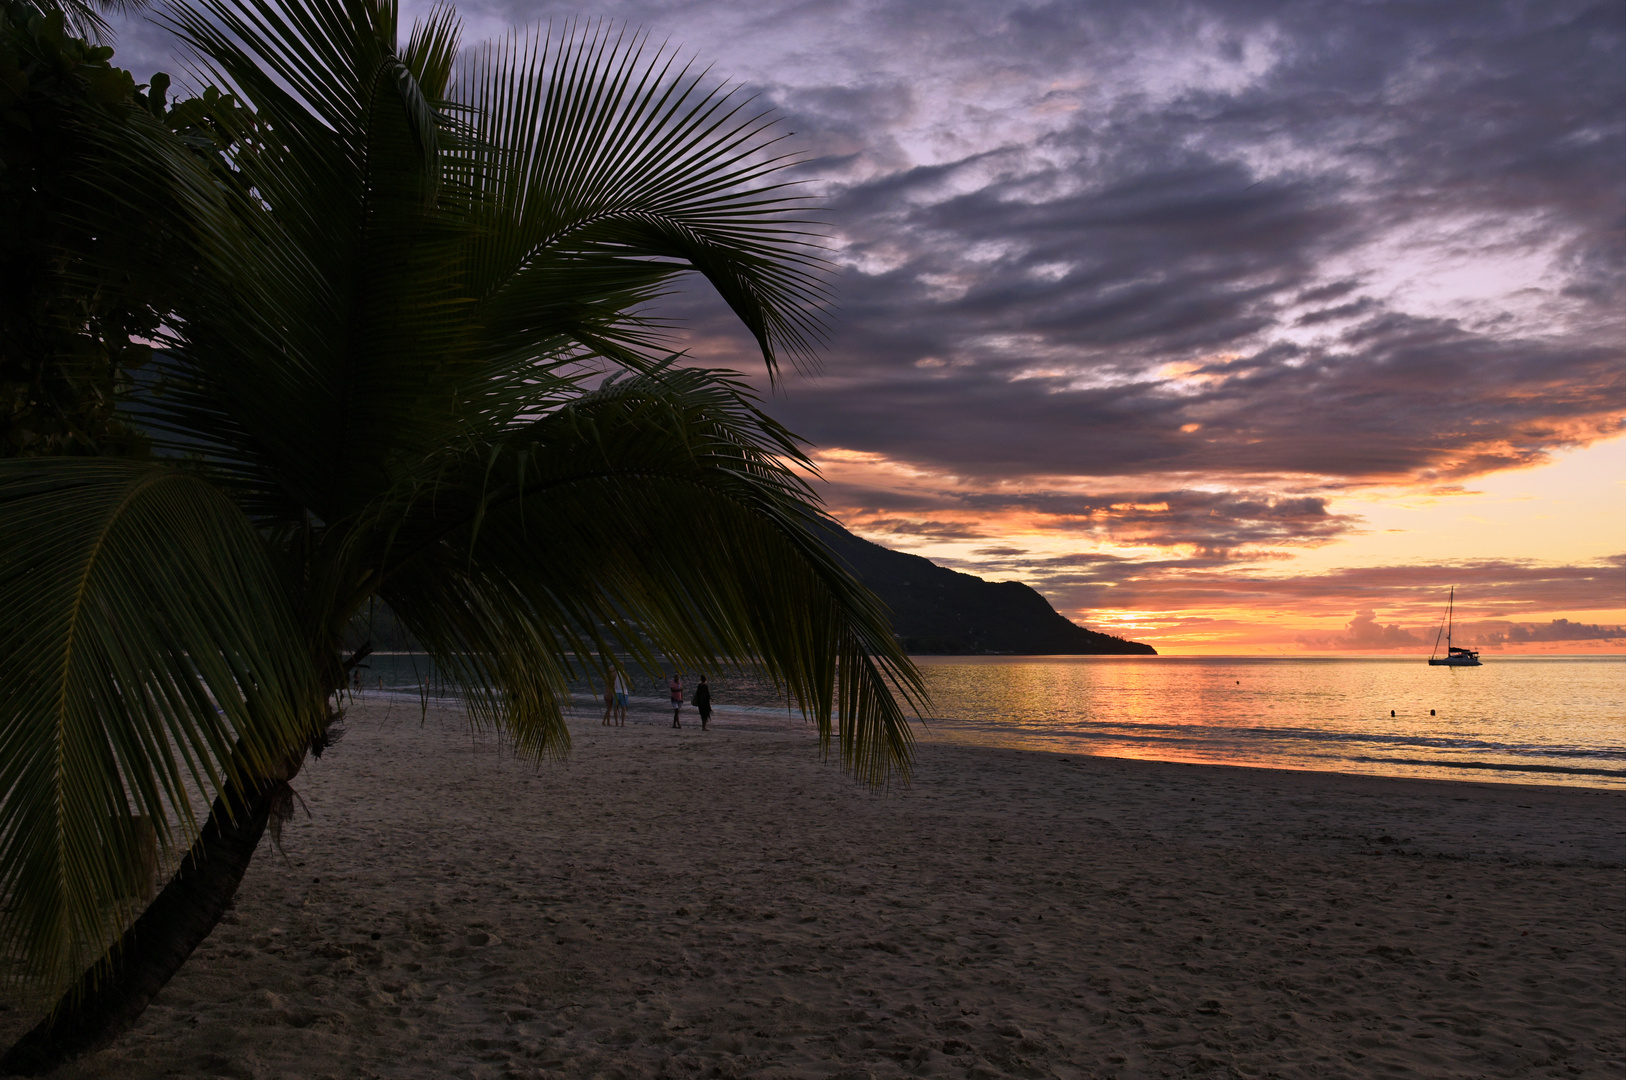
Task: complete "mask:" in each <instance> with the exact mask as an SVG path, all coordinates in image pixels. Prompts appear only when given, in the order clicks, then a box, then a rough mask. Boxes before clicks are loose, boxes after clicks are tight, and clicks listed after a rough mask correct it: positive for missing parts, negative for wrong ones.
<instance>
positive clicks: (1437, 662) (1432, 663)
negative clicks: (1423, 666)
mask: <svg viewBox="0 0 1626 1080" xmlns="http://www.w3.org/2000/svg"><path fill="white" fill-rule="evenodd" d="M1428 666H1429V667H1479V666H1480V663H1479V661H1478V660H1477V659H1469V658H1468V657H1464V656H1447V657H1438V656H1431V657H1429V661H1428Z"/></svg>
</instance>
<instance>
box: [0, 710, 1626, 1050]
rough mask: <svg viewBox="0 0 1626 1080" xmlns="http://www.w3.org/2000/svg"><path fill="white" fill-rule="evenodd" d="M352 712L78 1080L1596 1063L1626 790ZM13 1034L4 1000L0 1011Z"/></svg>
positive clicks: (1604, 1046)
mask: <svg viewBox="0 0 1626 1080" xmlns="http://www.w3.org/2000/svg"><path fill="white" fill-rule="evenodd" d="M663 723H664V721H662V720H660V718H659V717H658V716H657V715H656V714H655V713H654V712H653V711H650V710H647V709H646V710H642V711H639V712H638V713H637V714H636V715H635V716H634V722H633V723H631V724H629V725H628V726H627V727H625V728H604V727H601V726H600V725H599V723H598V720H597V717H596V716H593V717H584V718H582V719H580V720H578V721H576V722H575V723H574V724H573V732H574V737H575V747H574V751H573V753H572V754H571V756H570V759H569V761H568V762H566V763H563V764H547V765H543V766H541V767H540V768H538V767H536V766H534V765H531V764H528V763H526V762H523V761H518V760H515V759H514V758H513V757H512V756H511V755H509V754H508V753H507V752H506V751H505V750H504V749H503V748H502V746H501V744H500V742H499V741H498V740H497V739H495V738H494V737H481V736H471V735H470V734H469V733H468V732H467V730H466V728H465V726H464V724H463V721H462V718H461V716H460V714H459V713H458V712H457V711H456V710H455V709H452V708H437V709H432V710H431V712H430V714H429V716H428V719H427V721H426V722H425V723H422V724H420V722H419V710H418V707H417V706H416V704H406V703H404V702H399V701H398V702H395V703H393V704H381V703H376V702H374V703H364V704H360V705H357V706H356V707H354V708H353V709H352V711H351V714H350V717H349V723H348V732H347V734H346V736H345V738H344V740H343V742H341V743H340V744H339V745H338V746H337V747H336V748H335V749H334V750H333V751H332V752H331V753H330V754H329V755H328V756H327V757H326V758H324V759H323V760H322V761H320V762H316V763H312V764H311V765H309V766H308V767H307V768H306V770H305V772H304V774H303V775H302V776H301V777H300V779H299V780H298V781H296V784H295V786H296V788H297V789H298V790H299V792H300V794H301V795H302V796H303V798H304V800H305V802H306V803H307V804H308V806H309V808H310V812H311V815H312V816H311V818H310V819H308V820H307V819H306V818H305V817H304V816H303V815H301V816H300V817H299V818H298V819H297V820H296V821H294V822H292V823H290V825H289V827H288V828H287V830H286V833H285V842H286V859H285V858H283V857H282V856H279V855H278V854H277V853H276V852H275V850H274V849H272V847H271V846H270V843H269V841H267V843H266V844H265V845H263V846H262V848H261V850H260V853H259V854H258V855H257V857H256V861H255V864H254V866H253V867H252V868H251V870H250V872H249V875H248V877H247V879H246V880H245V882H244V884H243V888H242V890H241V892H240V893H239V895H238V900H237V903H236V907H235V910H234V911H233V912H232V913H231V914H230V915H228V918H227V921H226V923H224V924H222V925H221V926H220V927H219V928H218V929H217V930H216V932H215V933H214V935H213V936H212V937H211V938H210V939H209V941H208V942H206V943H205V945H204V946H203V948H202V949H200V950H199V952H198V953H196V954H195V955H194V956H193V958H192V960H191V961H190V962H189V963H188V964H187V966H186V967H185V968H184V969H183V970H182V972H181V974H180V975H179V976H178V977H177V978H176V979H175V980H174V981H173V982H172V983H171V984H170V985H169V986H168V988H166V990H165V991H164V992H163V994H162V995H161V997H160V998H159V1000H158V1002H157V1003H156V1004H155V1005H154V1006H153V1007H152V1008H151V1009H150V1010H149V1011H148V1012H147V1014H146V1015H145V1017H144V1018H143V1019H142V1021H141V1022H140V1024H139V1025H138V1026H137V1027H136V1028H135V1029H134V1030H133V1031H131V1032H129V1033H127V1034H126V1035H125V1036H123V1037H122V1038H120V1039H119V1040H118V1042H117V1043H116V1044H115V1045H114V1046H113V1047H111V1048H110V1049H108V1050H106V1051H103V1052H101V1053H99V1054H96V1055H94V1056H92V1057H89V1058H85V1059H81V1060H80V1061H78V1062H75V1063H73V1064H72V1065H70V1066H68V1067H66V1068H65V1069H63V1070H61V1071H60V1072H59V1073H58V1074H57V1075H58V1076H62V1077H71V1078H89V1077H111V1076H118V1077H126V1078H131V1080H138V1078H139V1080H145V1078H157V1077H188V1078H191V1077H199V1078H201V1077H231V1078H244V1080H247V1078H254V1080H260V1078H267V1080H269V1078H276V1080H283V1078H296V1077H297V1078H321V1077H334V1078H341V1077H343V1078H349V1077H385V1078H403V1080H405V1078H419V1077H422V1078H430V1077H470V1078H474V1077H492V1078H497V1077H504V1078H506V1077H607V1078H615V1077H642V1076H661V1077H763V1078H770V1077H773V1078H788V1077H808V1078H814V1077H818V1078H838V1077H839V1078H850V1080H857V1078H864V1077H895V1076H934V1077H935V1076H940V1077H977V1078H980V1077H1005V1076H1010V1077H1139V1076H1157V1077H1163V1076H1168V1077H1183V1076H1194V1077H1195V1076H1213V1077H1230V1076H1236V1075H1240V1076H1245V1077H1312V1076H1314V1077H1338V1076H1347V1077H1371V1076H1398V1075H1414V1076H1429V1077H1451V1076H1462V1077H1484V1076H1493V1077H1503V1076H1506V1077H1515V1076H1556V1077H1570V1076H1593V1077H1620V1076H1622V1075H1623V1070H1626V870H1623V864H1626V795H1622V794H1620V793H1615V792H1603V791H1596V790H1585V789H1562V788H1553V787H1522V786H1513V785H1492V784H1472V783H1452V782H1444V781H1440V782H1435V781H1419V780H1391V779H1375V778H1366V777H1354V776H1340V775H1330V774H1314V773H1293V772H1279V771H1271V770H1260V769H1240V768H1225V767H1213V766H1183V765H1170V764H1164V763H1156V762H1139V761H1125V760H1112V759H1104V758H1081V757H1061V756H1058V755H1054V754H1043V753H1032V752H1024V751H1016V750H997V749H987V748H979V747H968V746H959V745H948V744H942V743H933V742H926V743H925V744H923V745H922V747H921V752H920V756H919V762H918V768H917V770H916V775H915V779H914V783H913V784H912V785H911V786H910V787H908V788H895V789H894V790H892V791H890V792H887V793H883V794H877V793H872V792H870V791H868V790H867V789H864V788H862V787H860V786H858V785H857V784H855V783H854V782H853V781H852V780H850V779H849V778H848V777H847V776H846V775H845V774H844V773H842V772H841V770H840V769H839V767H837V766H835V765H827V764H823V763H821V762H820V761H819V759H818V757H817V754H816V751H815V745H814V742H813V739H812V737H811V735H810V734H808V733H806V732H805V731H803V730H800V729H797V728H795V726H794V725H792V726H791V728H790V729H789V730H783V731H773V730H749V729H746V728H743V727H742V726H740V724H738V723H735V722H733V721H731V719H730V717H729V715H728V714H727V713H726V712H724V713H722V714H720V716H719V719H718V721H717V722H716V723H714V725H713V729H712V730H711V731H709V732H704V733H702V732H700V731H699V730H698V729H697V727H696V726H695V725H693V724H692V723H691V724H690V725H688V726H686V727H685V728H684V729H683V730H682V731H674V730H671V729H669V728H667V727H664V726H662V724H663ZM0 1019H3V1020H5V1021H8V1023H6V1024H5V1027H4V1031H3V1032H0V1034H4V1035H6V1036H7V1037H14V1036H15V1035H16V1034H17V1033H18V1029H19V1027H20V1025H21V1024H22V1022H23V1018H21V1017H19V1016H18V1015H17V1013H16V1012H15V1011H12V1012H8V1013H6V1014H4V1015H3V1016H0Z"/></svg>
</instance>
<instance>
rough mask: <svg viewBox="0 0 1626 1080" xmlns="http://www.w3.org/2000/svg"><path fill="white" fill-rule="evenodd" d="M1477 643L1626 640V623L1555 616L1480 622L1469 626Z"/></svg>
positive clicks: (1521, 643) (1505, 643) (1491, 644)
mask: <svg viewBox="0 0 1626 1080" xmlns="http://www.w3.org/2000/svg"><path fill="white" fill-rule="evenodd" d="M1467 629H1468V631H1469V633H1470V634H1471V635H1472V637H1471V638H1470V640H1472V641H1473V642H1474V643H1475V644H1480V645H1486V646H1493V647H1494V646H1498V645H1527V644H1530V643H1533V642H1538V641H1611V642H1626V626H1598V625H1595V624H1591V623H1575V622H1570V621H1569V620H1568V619H1554V620H1552V621H1551V622H1548V623H1501V624H1494V623H1492V624H1479V625H1475V626H1470V627H1468V628H1467Z"/></svg>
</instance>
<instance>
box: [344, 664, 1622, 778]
mask: <svg viewBox="0 0 1626 1080" xmlns="http://www.w3.org/2000/svg"><path fill="white" fill-rule="evenodd" d="M916 662H917V663H918V664H919V665H920V669H921V671H922V673H923V674H924V676H925V679H926V685H927V687H928V689H929V690H930V693H931V695H932V708H931V709H930V710H928V715H927V716H926V717H925V718H924V724H923V726H922V727H920V728H917V731H918V733H919V734H920V735H921V736H922V737H923V738H928V739H944V740H949V741H954V742H971V743H979V744H984V745H993V746H1011V747H1022V748H1026V749H1033V750H1044V751H1050V752H1053V753H1062V754H1095V755H1103V756H1108V757H1132V758H1149V759H1153V760H1159V761H1185V762H1204V763H1211V764H1219V765H1251V766H1264V767H1269V768H1286V769H1310V770H1322V771H1331V772H1347V773H1367V774H1377V775H1383V776H1421V777H1433V778H1436V779H1457V780H1489V781H1495V782H1500V783H1525V784H1566V785H1581V786H1588V787H1606V788H1626V657H1619V656H1606V657H1599V656H1573V657H1566V656H1510V657H1497V656H1491V657H1489V658H1487V659H1486V660H1485V663H1484V665H1483V666H1482V667H1478V668H1431V667H1429V666H1428V665H1427V664H1426V663H1424V661H1423V659H1422V658H1420V657H1361V658H1323V657H1270V658H1256V657H1206V656H1205V657H1185V656H1155V657H1152V656H1149V657H1133V656H1046V657H1018V656H986V657H984V656H975V657H964V656H952V657H951V656H924V657H917V658H916ZM371 663H372V664H373V665H374V668H373V669H372V671H370V672H369V673H368V682H369V684H373V683H374V680H375V679H376V678H377V676H378V675H379V674H382V675H384V676H385V685H386V687H390V688H406V687H411V686H415V685H417V683H418V680H419V679H420V678H422V677H423V676H425V675H429V674H431V673H430V670H429V668H428V666H427V665H426V664H425V662H424V659H423V658H422V657H419V658H417V659H416V661H413V660H412V659H411V658H408V657H403V656H379V657H374V658H373V659H372V661H371ZM687 681H688V682H689V683H690V684H691V685H692V683H693V681H694V680H693V678H692V677H690V678H689V679H688V680H687ZM711 681H712V685H713V691H712V693H713V697H714V700H715V701H716V702H717V706H718V710H719V714H718V720H719V722H720V723H721V724H723V725H724V726H726V725H727V724H728V723H729V722H740V723H773V724H775V725H776V726H777V725H781V724H783V723H785V722H786V721H787V719H790V720H792V721H793V722H797V721H794V718H788V717H787V712H786V706H785V704H784V702H783V700H782V699H778V698H776V697H775V695H774V693H773V690H772V688H771V686H769V685H767V684H766V683H764V682H763V681H762V680H760V679H756V678H752V677H750V676H730V675H728V674H726V673H717V674H714V675H713V676H712V680H711ZM579 689H580V690H581V691H582V692H583V693H584V694H587V693H589V692H590V691H588V688H587V687H586V686H585V685H583V686H582V687H580V688H579ZM633 696H634V699H635V701H638V702H640V703H642V704H644V705H646V706H648V705H653V704H657V703H658V702H659V700H660V699H661V698H662V697H663V696H664V684H660V683H657V682H656V681H655V680H654V679H653V678H648V677H640V678H639V679H637V680H636V684H635V686H634V691H633ZM1391 711H1392V713H1393V715H1391Z"/></svg>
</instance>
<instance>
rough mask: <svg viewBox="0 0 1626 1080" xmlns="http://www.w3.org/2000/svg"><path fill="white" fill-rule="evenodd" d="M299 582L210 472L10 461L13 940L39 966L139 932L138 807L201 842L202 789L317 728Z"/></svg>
mask: <svg viewBox="0 0 1626 1080" xmlns="http://www.w3.org/2000/svg"><path fill="white" fill-rule="evenodd" d="M285 593H286V590H285V586H284V584H283V582H282V581H281V580H280V577H279V572H278V571H277V569H276V567H275V565H274V560H273V558H272V555H271V552H270V550H269V549H268V548H267V546H266V544H265V541H264V539H263V538H262V537H261V536H260V535H259V533H258V532H257V531H256V530H255V529H254V528H253V526H252V525H251V524H250V523H249V521H248V520H247V519H246V518H245V517H244V516H243V514H242V512H241V511H240V510H238V509H237V507H235V506H234V505H232V503H231V502H230V501H229V500H228V499H226V498H225V497H224V496H223V495H222V494H221V493H220V492H219V491H218V490H217V489H216V488H215V487H213V486H212V485H210V484H208V483H206V482H204V481H202V480H200V479H198V478H197V477H195V476H191V475H188V474H187V473H185V472H180V471H177V470H174V469H169V468H164V467H161V466H155V465H149V464H136V463H129V462H121V461H114V460H106V459H55V460H45V461H17V460H12V461H6V462H0V610H3V611H5V612H7V616H6V619H5V620H4V622H3V623H0V894H3V895H4V896H5V897H6V899H7V902H6V904H5V905H4V906H3V907H0V949H3V950H5V951H7V952H8V954H10V955H20V956H22V957H25V958H26V960H25V965H24V971H23V974H24V975H26V976H28V977H39V976H41V975H50V976H56V975H59V974H60V973H61V972H63V971H74V970H78V969H80V968H83V967H84V966H86V965H87V964H89V963H90V961H91V960H93V959H95V958H96V957H98V956H100V955H101V954H102V951H103V949H104V948H105V946H106V942H107V941H108V940H109V934H110V933H113V932H116V931H118V930H120V929H122V927H123V924H124V923H125V922H126V921H127V920H128V918H129V917H130V915H131V914H132V909H133V906H134V905H135V903H136V897H137V893H138V891H139V890H138V889H137V888H136V887H135V884H136V875H137V871H138V869H139V867H138V866H137V865H136V863H135V852H136V850H137V843H136V839H135V836H134V831H133V830H134V827H135V826H134V823H133V822H132V815H140V816H144V817H147V818H150V819H151V820H152V821H153V822H154V823H155V824H156V826H157V829H158V838H159V841H160V843H161V844H162V845H163V846H164V847H165V848H166V849H168V850H174V849H175V848H176V846H177V845H179V846H180V847H185V846H186V845H187V844H189V843H190V841H191V837H192V836H193V835H194V834H195V833H196V829H197V818H196V813H195V811H196V806H195V801H194V800H195V799H196V797H197V794H198V793H200V792H201V793H202V794H203V797H204V798H205V800H208V799H211V798H212V797H213V795H214V793H215V791H216V790H217V789H218V788H219V787H220V784H221V782H222V781H223V780H224V779H225V778H226V777H227V776H228V775H231V774H232V773H233V772H234V771H237V770H245V769H247V770H260V771H264V770H266V769H269V768H270V767H272V765H273V764H274V763H275V761H276V759H277V757H278V756H279V755H281V754H283V753H285V752H286V749H287V748H288V747H289V746H290V745H300V744H302V743H303V742H305V741H308V738H309V735H310V733H311V731H312V730H313V729H314V724H315V720H316V719H317V718H318V717H319V716H320V714H321V700H320V694H319V693H318V691H317V688H316V683H315V680H314V678H313V674H312V665H311V658H310V655H309V653H308V651H307V647H306V644H305V637H304V635H303V634H301V632H300V628H299V626H298V625H297V623H296V622H295V619H294V615H293V612H292V611H291V610H290V609H289V607H288V605H287V604H286V602H285V601H284V600H283V597H284V596H285ZM108 853H111V856H112V857H108Z"/></svg>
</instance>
